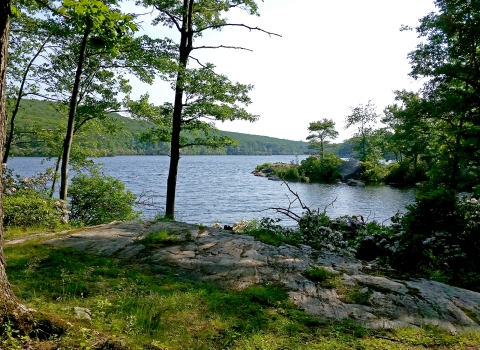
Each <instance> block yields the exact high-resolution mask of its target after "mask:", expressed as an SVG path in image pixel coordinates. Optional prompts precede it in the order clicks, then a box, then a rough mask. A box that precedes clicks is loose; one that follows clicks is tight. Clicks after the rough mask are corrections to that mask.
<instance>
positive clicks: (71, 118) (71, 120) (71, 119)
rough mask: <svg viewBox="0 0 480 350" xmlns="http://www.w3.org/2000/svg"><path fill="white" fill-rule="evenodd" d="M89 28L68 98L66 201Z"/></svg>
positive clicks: (64, 167) (62, 181)
mask: <svg viewBox="0 0 480 350" xmlns="http://www.w3.org/2000/svg"><path fill="white" fill-rule="evenodd" d="M89 35H90V28H89V27H87V28H86V29H85V32H84V33H83V39H82V46H81V47H80V55H79V57H78V64H77V71H76V73H75V82H74V83H73V89H72V96H71V98H70V109H69V113H68V124H67V134H66V136H65V140H64V141H63V155H62V168H61V173H60V177H61V179H60V199H62V200H64V201H66V200H67V190H68V163H69V161H70V150H71V149H72V141H73V132H74V126H75V113H76V112H77V99H78V93H79V90H80V80H81V78H82V72H83V64H84V62H85V52H86V50H87V41H88V36H89Z"/></svg>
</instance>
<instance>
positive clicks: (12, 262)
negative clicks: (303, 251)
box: [0, 232, 480, 350]
mask: <svg viewBox="0 0 480 350" xmlns="http://www.w3.org/2000/svg"><path fill="white" fill-rule="evenodd" d="M147 237H148V236H147ZM152 237H160V238H159V239H160V240H161V239H162V238H161V237H167V238H168V237H169V236H168V234H167V235H166V236H165V233H162V232H160V233H158V236H157V235H156V234H154V235H153V236H152ZM152 239H153V238H152ZM156 239H157V238H155V239H154V241H155V242H156ZM40 243H41V242H40V239H36V240H30V241H28V242H26V243H23V244H22V245H15V246H5V254H6V258H7V263H8V265H7V273H8V276H9V279H10V282H11V283H12V285H13V287H14V291H15V293H16V295H17V296H18V297H19V298H20V300H21V301H22V302H23V303H25V304H26V305H28V306H29V307H32V308H35V309H37V310H41V311H43V312H49V313H53V314H56V315H58V316H60V317H62V318H64V319H65V320H68V321H70V322H71V323H72V324H73V327H72V329H71V330H70V331H69V332H68V334H67V335H66V336H63V337H61V338H57V339H51V340H50V341H46V342H43V343H41V344H40V343H36V345H38V347H36V348H37V349H40V348H42V349H57V348H61V349H82V350H85V349H101V348H103V349H125V348H128V349H169V350H173V349H265V350H268V349H422V348H424V347H430V348H438V349H440V348H451V349H465V348H471V349H474V348H478V346H480V334H479V333H478V332H477V333H474V332H472V333H462V334H459V335H451V334H450V333H448V332H444V331H440V330H438V329H436V328H433V327H423V328H421V329H417V330H414V329H401V330H396V331H369V330H366V329H365V328H363V327H362V326H361V325H358V324H355V323H352V322H339V323H326V322H322V321H319V320H317V319H315V318H312V317H309V316H307V315H306V314H305V313H304V312H302V311H301V310H298V309H297V308H296V307H295V306H294V305H292V304H291V303H290V301H289V300H288V294H287V292H286V291H285V290H284V289H283V288H282V287H280V286H277V285H267V286H261V285H259V286H253V287H250V288H248V289H246V290H243V291H235V290H228V289H222V288H220V287H217V286H215V285H211V284H208V283H202V282H198V281H195V280H189V279H187V278H180V277H178V273H177V272H178V271H173V270H172V271H169V272H164V273H163V274H161V275H153V274H152V273H151V272H150V271H147V270H144V269H142V268H141V266H140V264H138V263H137V262H136V261H131V260H130V261H124V262H120V263H119V262H118V261H116V260H114V259H110V258H104V257H94V256H89V255H86V254H85V253H83V252H79V251H73V250H69V249H63V248H54V247H50V246H45V245H42V244H40ZM157 273H158V272H157ZM319 274H321V272H318V271H317V272H316V273H313V274H312V276H313V275H319ZM329 278H330V277H329ZM329 278H327V280H328V279H329ZM330 279H331V278H330ZM73 307H84V308H88V309H89V310H90V311H91V313H92V321H91V322H88V321H85V320H77V319H75V317H74V315H73V311H72V310H73ZM9 335H10V336H9ZM14 335H15V334H14V331H13V330H10V332H4V335H3V338H1V339H3V340H2V341H3V348H8V349H16V348H18V349H20V348H22V346H23V345H25V344H27V343H28V342H29V340H27V339H24V338H15V337H14ZM34 345H35V344H34ZM40 346H41V347H40ZM25 347H26V346H25ZM0 348H2V345H0ZM34 348H35V347H34Z"/></svg>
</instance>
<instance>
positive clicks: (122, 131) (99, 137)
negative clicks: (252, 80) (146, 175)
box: [12, 99, 352, 157]
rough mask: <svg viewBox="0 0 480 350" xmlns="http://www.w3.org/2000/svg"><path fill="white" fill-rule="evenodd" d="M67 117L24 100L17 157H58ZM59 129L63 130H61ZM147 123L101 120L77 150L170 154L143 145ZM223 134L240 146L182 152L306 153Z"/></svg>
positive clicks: (283, 143) (304, 146) (346, 152)
mask: <svg viewBox="0 0 480 350" xmlns="http://www.w3.org/2000/svg"><path fill="white" fill-rule="evenodd" d="M63 119H64V117H63V116H62V113H61V112H59V108H56V106H55V105H52V104H51V103H49V102H47V101H40V100H28V99H24V100H23V101H22V103H21V105H20V110H19V113H18V116H17V119H16V124H15V130H16V135H17V136H16V138H15V141H14V144H13V146H12V155H15V156H58V154H57V153H58V152H57V151H56V150H57V149H58V147H55V146H54V144H55V143H57V144H58V142H59V140H58V139H57V138H58V135H59V134H61V135H63V133H64V130H62V129H61V128H62V127H63V125H64V121H63ZM59 126H60V127H59ZM151 126H152V125H151V124H150V123H149V122H145V121H138V120H133V119H130V118H126V117H122V116H120V115H119V114H112V115H110V116H109V120H108V121H102V122H101V123H97V124H95V125H92V126H91V127H89V128H88V129H87V130H86V131H84V132H82V133H81V134H78V135H75V142H76V143H77V144H78V147H80V148H82V149H84V150H89V151H90V152H91V153H92V155H96V156H115V155H161V154H167V153H168V152H169V150H170V145H169V144H168V143H165V142H156V143H153V142H143V141H142V140H141V138H140V135H141V134H142V133H145V132H147V131H148V130H150V128H151ZM219 134H220V135H224V136H228V137H231V138H233V139H235V140H237V142H238V145H237V146H228V147H223V148H219V149H211V148H208V147H204V146H200V147H188V148H184V149H182V153H183V154H189V155H209V154H211V155H214V154H216V155H282V154H307V153H310V151H309V149H308V146H309V144H308V142H303V141H291V140H285V139H278V138H274V137H268V136H258V135H249V134H242V133H236V132H228V131H220V132H219ZM334 152H335V153H336V154H338V155H339V156H340V157H350V156H351V155H352V151H351V147H350V146H349V145H348V144H340V145H339V146H338V147H337V148H336V149H334Z"/></svg>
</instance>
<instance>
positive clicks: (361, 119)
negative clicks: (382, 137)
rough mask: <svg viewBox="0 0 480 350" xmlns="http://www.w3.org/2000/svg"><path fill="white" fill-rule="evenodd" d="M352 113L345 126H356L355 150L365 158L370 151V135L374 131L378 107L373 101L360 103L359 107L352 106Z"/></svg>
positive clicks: (361, 157) (346, 119)
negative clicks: (364, 103)
mask: <svg viewBox="0 0 480 350" xmlns="http://www.w3.org/2000/svg"><path fill="white" fill-rule="evenodd" d="M350 109H351V112H352V114H350V115H349V116H347V117H346V118H345V122H346V126H345V128H350V127H352V126H356V128H357V132H356V133H355V135H354V140H355V146H354V148H355V150H356V151H357V152H358V154H359V155H360V160H365V158H366V157H367V155H368V153H369V150H368V148H369V137H370V136H371V135H372V134H373V133H374V129H373V126H374V125H375V123H376V121H377V119H378V114H377V111H376V109H377V107H376V106H375V104H373V103H372V101H368V103H367V104H366V105H363V104H360V105H359V106H358V107H350Z"/></svg>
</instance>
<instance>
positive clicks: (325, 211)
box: [323, 197, 338, 215]
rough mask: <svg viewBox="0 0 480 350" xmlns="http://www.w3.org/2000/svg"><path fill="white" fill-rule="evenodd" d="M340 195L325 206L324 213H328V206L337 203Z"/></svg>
mask: <svg viewBox="0 0 480 350" xmlns="http://www.w3.org/2000/svg"><path fill="white" fill-rule="evenodd" d="M337 199H338V197H335V199H334V200H333V201H331V202H330V203H328V204H327V205H326V206H325V208H323V214H324V215H325V214H326V213H327V208H328V207H329V206H332V207H333V203H335V202H336V201H337Z"/></svg>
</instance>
